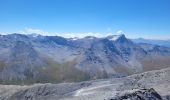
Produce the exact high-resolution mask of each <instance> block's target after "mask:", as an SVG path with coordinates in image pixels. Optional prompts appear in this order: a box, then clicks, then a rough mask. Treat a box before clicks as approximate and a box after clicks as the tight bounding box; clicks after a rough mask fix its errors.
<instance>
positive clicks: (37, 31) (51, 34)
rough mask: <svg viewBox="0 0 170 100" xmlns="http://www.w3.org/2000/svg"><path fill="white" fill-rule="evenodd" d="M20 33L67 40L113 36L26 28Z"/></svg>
mask: <svg viewBox="0 0 170 100" xmlns="http://www.w3.org/2000/svg"><path fill="white" fill-rule="evenodd" d="M18 33H21V34H33V33H36V34H40V35H44V36H62V37H65V38H74V37H78V38H83V37H86V36H95V37H106V36H108V35H113V34H112V33H105V34H102V33H94V32H87V33H57V32H47V31H44V30H41V29H33V28H25V29H24V30H21V31H19V32H18Z"/></svg>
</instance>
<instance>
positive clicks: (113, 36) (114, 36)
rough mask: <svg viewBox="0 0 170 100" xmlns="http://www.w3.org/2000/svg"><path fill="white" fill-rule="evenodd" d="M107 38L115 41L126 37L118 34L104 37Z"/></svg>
mask: <svg viewBox="0 0 170 100" xmlns="http://www.w3.org/2000/svg"><path fill="white" fill-rule="evenodd" d="M106 38H107V39H109V40H111V41H116V40H118V39H120V38H126V37H125V35H124V34H120V35H109V36H107V37H106Z"/></svg>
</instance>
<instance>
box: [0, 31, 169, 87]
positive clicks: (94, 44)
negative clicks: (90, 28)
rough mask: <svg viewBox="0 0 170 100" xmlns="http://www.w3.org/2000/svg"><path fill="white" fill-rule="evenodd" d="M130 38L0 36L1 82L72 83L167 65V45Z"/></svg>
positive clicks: (120, 36)
mask: <svg viewBox="0 0 170 100" xmlns="http://www.w3.org/2000/svg"><path fill="white" fill-rule="evenodd" d="M133 41H136V40H133ZM133 41H132V40H130V39H127V38H126V37H125V35H123V34H122V35H111V36H108V37H104V38H97V37H92V36H87V37H84V38H81V39H79V38H70V39H68V38H63V37H59V36H41V35H22V34H17V33H15V34H9V35H0V82H1V83H4V84H8V83H9V84H22V83H23V84H29V83H37V82H54V83H58V82H73V81H82V80H89V79H98V78H109V77H123V76H128V75H131V74H135V73H141V72H145V71H150V70H156V69H162V68H166V67H170V62H169V61H170V48H168V47H164V46H158V45H153V44H147V43H139V42H138V43H136V42H133Z"/></svg>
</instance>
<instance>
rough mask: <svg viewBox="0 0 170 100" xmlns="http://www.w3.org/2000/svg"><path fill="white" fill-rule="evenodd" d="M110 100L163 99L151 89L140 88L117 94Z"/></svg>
mask: <svg viewBox="0 0 170 100" xmlns="http://www.w3.org/2000/svg"><path fill="white" fill-rule="evenodd" d="M110 100H163V99H162V97H161V96H160V95H159V94H158V93H157V92H156V91H155V90H154V89H153V88H151V89H141V90H138V91H135V92H133V93H128V94H124V95H121V96H117V97H115V98H112V99H110Z"/></svg>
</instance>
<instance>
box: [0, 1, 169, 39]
mask: <svg viewBox="0 0 170 100" xmlns="http://www.w3.org/2000/svg"><path fill="white" fill-rule="evenodd" d="M169 4H170V1H169V0H126V1H125V0H100V1H99V0H43V1H42V0H12V1H11V0H1V1H0V14H1V16H0V22H1V25H0V34H11V33H21V34H30V33H37V34H41V35H59V36H63V37H69V36H70V37H75V36H76V37H82V36H89V35H90V36H91V35H92V36H98V37H101V36H107V35H111V34H113V35H115V34H120V33H123V34H125V35H126V36H127V37H128V38H145V39H158V40H167V39H170V28H169V26H170V10H169V9H170V6H169Z"/></svg>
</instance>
